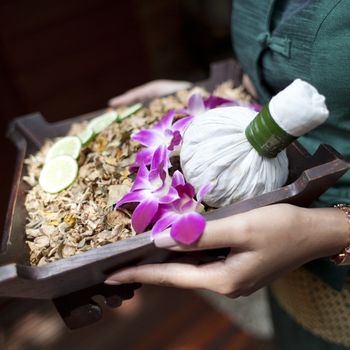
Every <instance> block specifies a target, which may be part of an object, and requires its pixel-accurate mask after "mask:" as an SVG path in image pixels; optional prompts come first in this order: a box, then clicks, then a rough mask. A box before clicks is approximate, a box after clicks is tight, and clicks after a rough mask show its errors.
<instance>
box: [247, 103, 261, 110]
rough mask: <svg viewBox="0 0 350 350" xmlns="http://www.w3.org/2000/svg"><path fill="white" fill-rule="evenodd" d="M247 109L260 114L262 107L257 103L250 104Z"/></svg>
mask: <svg viewBox="0 0 350 350" xmlns="http://www.w3.org/2000/svg"><path fill="white" fill-rule="evenodd" d="M249 108H251V109H252V110H253V111H256V112H260V111H261V110H262V105H260V104H259V103H250V104H249Z"/></svg>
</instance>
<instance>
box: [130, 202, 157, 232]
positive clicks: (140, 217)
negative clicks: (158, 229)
mask: <svg viewBox="0 0 350 350" xmlns="http://www.w3.org/2000/svg"><path fill="white" fill-rule="evenodd" d="M158 205H159V204H158V201H157V200H156V199H155V198H153V197H152V198H148V199H146V200H144V201H142V202H141V203H140V204H139V205H138V206H137V207H136V209H135V210H134V212H133V214H132V216H131V224H132V227H133V228H134V230H135V231H136V232H137V233H141V232H144V231H145V230H146V228H147V226H148V225H149V224H150V223H151V221H152V219H153V217H154V215H156V213H157V210H158Z"/></svg>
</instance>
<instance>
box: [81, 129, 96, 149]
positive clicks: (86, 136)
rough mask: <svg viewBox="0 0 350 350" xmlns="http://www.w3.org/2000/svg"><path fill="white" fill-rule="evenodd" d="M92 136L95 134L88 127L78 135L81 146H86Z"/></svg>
mask: <svg viewBox="0 0 350 350" xmlns="http://www.w3.org/2000/svg"><path fill="white" fill-rule="evenodd" d="M94 136H95V134H94V132H93V130H92V129H91V128H90V127H87V128H86V129H85V130H84V131H82V132H81V133H80V134H79V135H78V137H79V139H80V141H81V143H82V145H83V146H85V145H87V144H88V143H89V142H90V141H91V140H92V139H93V138H94Z"/></svg>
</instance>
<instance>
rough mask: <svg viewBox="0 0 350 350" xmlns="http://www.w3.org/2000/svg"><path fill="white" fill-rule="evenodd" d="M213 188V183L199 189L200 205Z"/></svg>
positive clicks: (198, 199) (198, 198)
mask: <svg viewBox="0 0 350 350" xmlns="http://www.w3.org/2000/svg"><path fill="white" fill-rule="evenodd" d="M212 187H213V185H212V184H211V183H208V184H206V185H204V186H202V187H201V188H200V189H199V191H198V193H197V201H198V203H200V202H202V201H203V198H204V197H205V195H206V194H207V193H208V192H209V191H210V190H211V188H212Z"/></svg>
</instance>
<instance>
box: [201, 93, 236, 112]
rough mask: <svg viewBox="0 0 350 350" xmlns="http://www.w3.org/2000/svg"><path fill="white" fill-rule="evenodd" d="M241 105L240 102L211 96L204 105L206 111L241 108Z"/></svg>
mask: <svg viewBox="0 0 350 350" xmlns="http://www.w3.org/2000/svg"><path fill="white" fill-rule="evenodd" d="M240 104H241V103H240V101H239V100H235V99H232V100H229V99H227V98H223V97H220V96H213V95H212V96H209V97H208V98H207V99H206V100H205V101H204V105H205V108H206V109H213V108H216V107H219V106H221V107H223V106H239V105H240Z"/></svg>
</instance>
